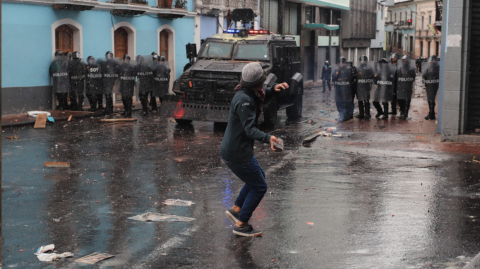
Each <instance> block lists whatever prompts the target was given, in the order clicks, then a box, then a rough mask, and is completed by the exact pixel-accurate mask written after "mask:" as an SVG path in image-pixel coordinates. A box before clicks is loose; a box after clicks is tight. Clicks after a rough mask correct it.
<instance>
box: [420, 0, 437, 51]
mask: <svg viewBox="0 0 480 269" xmlns="http://www.w3.org/2000/svg"><path fill="white" fill-rule="evenodd" d="M436 3H437V1H434V0H415V4H416V6H417V23H416V27H415V31H416V39H415V40H416V41H415V55H416V56H420V57H425V58H428V57H429V56H431V55H437V56H439V57H440V44H441V37H442V33H441V32H440V31H439V27H438V25H437V23H436V17H437V14H436V12H437V11H436V9H437V4H436Z"/></svg>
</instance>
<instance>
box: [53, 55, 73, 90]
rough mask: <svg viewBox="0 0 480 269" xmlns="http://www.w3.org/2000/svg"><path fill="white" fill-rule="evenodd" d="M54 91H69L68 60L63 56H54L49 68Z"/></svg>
mask: <svg viewBox="0 0 480 269" xmlns="http://www.w3.org/2000/svg"><path fill="white" fill-rule="evenodd" d="M49 73H50V77H51V78H52V86H53V92H54V93H68V92H69V91H70V76H69V69H68V61H66V60H65V58H64V57H63V56H59V57H54V58H53V60H52V62H51V63H50V68H49Z"/></svg>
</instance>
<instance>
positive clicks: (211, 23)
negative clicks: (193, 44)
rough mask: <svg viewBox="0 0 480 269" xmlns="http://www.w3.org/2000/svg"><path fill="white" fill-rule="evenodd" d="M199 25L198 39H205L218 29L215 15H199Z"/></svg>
mask: <svg viewBox="0 0 480 269" xmlns="http://www.w3.org/2000/svg"><path fill="white" fill-rule="evenodd" d="M200 26H201V27H200V39H206V38H207V37H209V36H211V35H214V34H216V33H217V29H218V23H217V17H209V16H201V17H200Z"/></svg>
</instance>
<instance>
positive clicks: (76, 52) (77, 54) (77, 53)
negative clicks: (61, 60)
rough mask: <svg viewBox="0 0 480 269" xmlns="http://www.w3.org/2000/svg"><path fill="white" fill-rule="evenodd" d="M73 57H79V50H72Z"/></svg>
mask: <svg viewBox="0 0 480 269" xmlns="http://www.w3.org/2000/svg"><path fill="white" fill-rule="evenodd" d="M73 59H80V52H78V51H74V52H73Z"/></svg>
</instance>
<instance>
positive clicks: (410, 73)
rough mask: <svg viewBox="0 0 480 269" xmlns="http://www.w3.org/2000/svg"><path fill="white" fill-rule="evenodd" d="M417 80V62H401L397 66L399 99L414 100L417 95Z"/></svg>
mask: <svg viewBox="0 0 480 269" xmlns="http://www.w3.org/2000/svg"><path fill="white" fill-rule="evenodd" d="M415 79H416V72H415V60H399V61H398V65H397V99H399V100H411V99H412V97H413V95H414V94H415V91H414V89H415Z"/></svg>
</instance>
